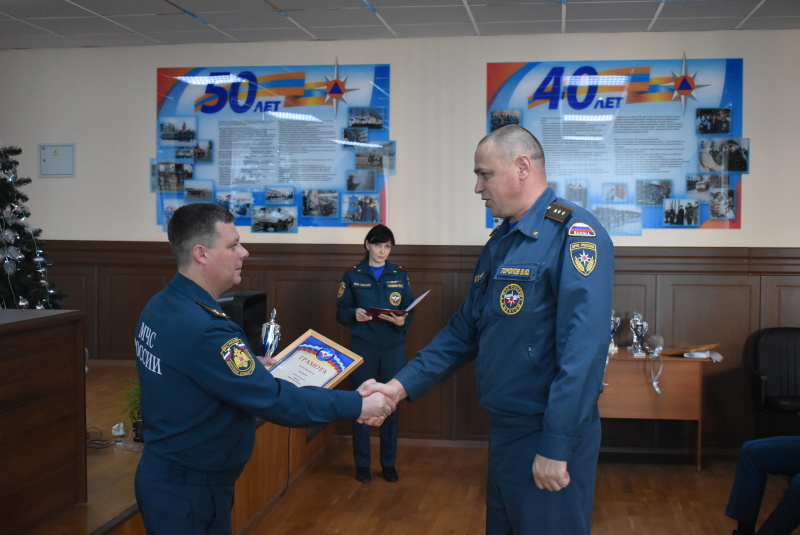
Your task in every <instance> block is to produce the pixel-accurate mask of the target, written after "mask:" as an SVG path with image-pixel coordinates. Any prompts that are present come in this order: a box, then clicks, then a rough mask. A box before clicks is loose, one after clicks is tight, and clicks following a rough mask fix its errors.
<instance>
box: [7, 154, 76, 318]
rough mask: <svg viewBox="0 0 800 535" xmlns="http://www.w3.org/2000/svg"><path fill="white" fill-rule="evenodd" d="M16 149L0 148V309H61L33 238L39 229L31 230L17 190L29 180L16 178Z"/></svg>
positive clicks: (60, 295) (39, 243)
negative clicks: (0, 261)
mask: <svg viewBox="0 0 800 535" xmlns="http://www.w3.org/2000/svg"><path fill="white" fill-rule="evenodd" d="M21 152H22V150H21V149H20V148H19V147H0V213H1V215H0V235H2V236H1V237H0V253H2V255H3V272H2V273H0V308H38V309H45V308H61V307H60V304H61V299H62V298H63V297H64V294H63V293H62V292H58V291H56V290H55V289H53V285H52V284H51V283H50V282H49V281H48V280H47V267H48V266H49V265H50V264H48V263H47V259H46V257H45V253H44V250H43V248H42V247H43V246H44V242H43V241H41V240H38V239H37V238H38V237H39V235H40V234H41V233H42V229H38V228H37V229H34V228H31V226H30V224H28V221H27V218H28V216H29V215H30V212H29V211H28V208H27V207H26V206H25V205H24V204H23V203H25V202H27V200H28V196H27V195H25V194H24V193H22V192H21V191H20V190H19V188H20V187H21V186H24V185H26V184H30V182H31V179H30V178H20V177H19V176H17V165H19V162H18V161H17V160H15V159H14V158H13V157H14V156H17V155H19V154H20V153H21Z"/></svg>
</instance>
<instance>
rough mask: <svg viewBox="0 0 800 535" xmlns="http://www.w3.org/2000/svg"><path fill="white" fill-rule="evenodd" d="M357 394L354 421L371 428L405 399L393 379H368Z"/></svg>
mask: <svg viewBox="0 0 800 535" xmlns="http://www.w3.org/2000/svg"><path fill="white" fill-rule="evenodd" d="M256 358H257V359H258V361H259V362H260V363H261V364H262V365H264V366H265V367H267V368H269V367H271V366H274V365H275V364H277V363H278V361H277V360H275V359H274V358H272V357H267V356H260V355H259V356H256ZM357 392H358V393H359V394H361V397H362V398H363V399H362V400H361V415H360V416H359V418H358V420H356V421H357V422H358V423H360V424H365V425H372V426H379V425H381V424H382V423H383V422H384V420H386V418H387V417H389V416H391V414H392V413H393V412H394V411H395V409H396V408H397V404H398V403H400V400H402V399H403V398H405V397H406V391H405V389H404V388H403V385H401V384H400V382H399V381H395V380H394V379H392V380H391V381H389V382H388V383H386V384H383V383H379V382H377V381H376V380H375V379H368V380H366V381H364V382H363V383H362V384H361V386H359V387H358V390H357Z"/></svg>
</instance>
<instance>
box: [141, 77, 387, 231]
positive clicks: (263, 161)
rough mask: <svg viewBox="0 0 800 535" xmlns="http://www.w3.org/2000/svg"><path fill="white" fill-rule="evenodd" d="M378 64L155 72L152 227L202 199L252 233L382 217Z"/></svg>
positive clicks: (382, 117)
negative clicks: (226, 210)
mask: <svg viewBox="0 0 800 535" xmlns="http://www.w3.org/2000/svg"><path fill="white" fill-rule="evenodd" d="M389 82H390V69H389V66H388V65H339V64H338V63H337V64H335V65H322V66H299V67H287V66H284V67H202V68H166V69H158V117H157V124H156V128H157V133H156V134H157V140H158V146H157V157H156V158H155V159H153V160H152V162H151V166H150V167H151V171H150V190H151V191H152V192H154V193H156V199H157V201H156V202H157V210H156V212H157V223H158V224H161V225H164V226H165V227H166V223H167V222H168V220H169V217H170V215H171V214H172V213H173V212H174V211H175V209H177V208H178V207H179V206H181V205H183V204H185V203H193V202H214V203H219V204H221V205H223V206H226V207H227V208H229V209H230V210H231V212H232V213H233V214H234V215H235V216H236V224H237V225H247V226H249V227H250V228H251V230H252V231H253V232H297V231H298V228H299V227H303V226H326V227H340V226H347V225H352V224H376V223H379V222H384V223H385V222H386V221H387V219H388V208H387V207H388V203H387V200H388V199H387V197H388V192H387V179H388V177H389V176H390V175H392V174H394V173H395V169H396V166H395V161H396V160H395V157H396V145H395V142H394V141H391V140H390V136H389V125H390V98H389V97H390V90H389Z"/></svg>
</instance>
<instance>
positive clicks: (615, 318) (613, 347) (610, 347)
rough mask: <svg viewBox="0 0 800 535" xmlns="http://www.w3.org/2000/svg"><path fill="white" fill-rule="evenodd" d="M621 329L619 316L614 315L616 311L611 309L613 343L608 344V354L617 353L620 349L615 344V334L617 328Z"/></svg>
mask: <svg viewBox="0 0 800 535" xmlns="http://www.w3.org/2000/svg"><path fill="white" fill-rule="evenodd" d="M618 327H619V316H615V315H614V309H613V308H612V309H611V343H610V344H608V352H609V353H616V352H617V350H618V349H619V348H618V347H617V344H615V343H614V333H615V332H617V328H618Z"/></svg>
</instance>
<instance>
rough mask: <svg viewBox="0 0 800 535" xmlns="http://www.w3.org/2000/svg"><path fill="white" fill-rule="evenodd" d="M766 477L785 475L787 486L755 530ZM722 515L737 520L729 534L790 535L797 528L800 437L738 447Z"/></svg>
mask: <svg viewBox="0 0 800 535" xmlns="http://www.w3.org/2000/svg"><path fill="white" fill-rule="evenodd" d="M769 474H781V475H785V476H788V477H789V484H788V486H787V487H786V490H785V491H784V493H783V497H782V498H781V501H780V502H778V505H777V507H775V510H773V511H772V513H770V515H769V516H768V517H767V519H766V520H765V521H764V523H763V524H761V527H760V528H758V530H756V521H757V520H758V517H759V511H760V510H761V502H762V501H763V499H764V489H765V488H766V485H767V477H768V475H769ZM725 514H726V515H727V516H729V517H731V518H733V519H734V520H738V526H737V528H736V529H735V530H733V535H753V534H754V533H758V534H759V535H790V534H791V533H793V532H794V530H795V529H797V528H798V527H799V526H800V437H798V436H778V437H767V438H759V439H756V440H750V441H748V442H745V443H744V444H743V445H742V449H741V452H740V453H739V465H738V466H737V468H736V477H735V478H734V480H733V487H732V488H731V495H730V498H728V507H727V509H726V510H725Z"/></svg>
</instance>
